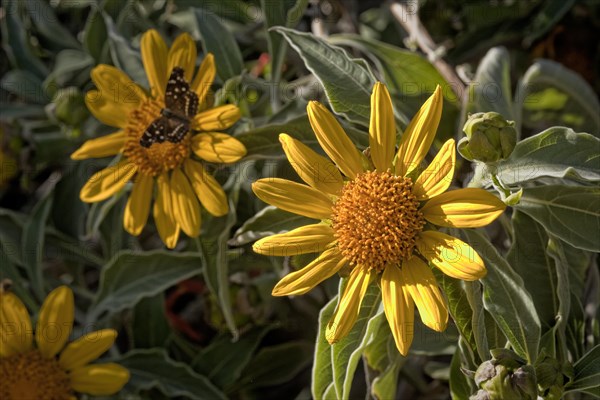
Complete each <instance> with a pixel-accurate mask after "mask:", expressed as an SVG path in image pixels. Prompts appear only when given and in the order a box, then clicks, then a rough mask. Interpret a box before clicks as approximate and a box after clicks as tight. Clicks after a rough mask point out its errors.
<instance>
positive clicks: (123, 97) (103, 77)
mask: <svg viewBox="0 0 600 400" xmlns="http://www.w3.org/2000/svg"><path fill="white" fill-rule="evenodd" d="M90 75H91V78H92V81H94V84H95V85H96V89H98V90H99V91H100V93H101V94H102V96H104V97H105V98H106V99H107V101H112V102H113V103H115V104H117V105H119V106H120V107H125V108H127V109H134V108H137V107H139V106H140V104H141V103H142V101H144V99H146V93H144V91H143V90H142V88H141V87H139V86H138V85H137V84H136V83H135V82H134V81H132V80H131V79H130V78H129V77H128V76H127V74H125V73H124V72H123V71H121V70H120V69H118V68H116V67H113V66H112V65H106V64H100V65H98V66H97V67H96V68H94V69H93V70H92V72H91V73H90Z"/></svg>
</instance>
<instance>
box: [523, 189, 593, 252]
mask: <svg viewBox="0 0 600 400" xmlns="http://www.w3.org/2000/svg"><path fill="white" fill-rule="evenodd" d="M515 208H517V209H518V210H520V211H523V212H524V213H525V214H527V215H529V216H530V217H531V218H533V219H534V220H536V221H537V222H538V223H540V224H541V225H542V226H543V227H544V228H545V229H546V230H547V231H548V232H550V233H552V234H553V235H556V236H557V237H559V238H560V239H562V240H564V241H565V242H567V243H569V244H570V245H572V246H574V247H576V248H578V249H583V250H589V251H595V252H598V251H600V188H593V187H578V186H559V185H547V186H540V187H534V188H526V189H525V190H524V192H523V197H522V198H521V202H520V203H519V204H518V205H517V206H515Z"/></svg>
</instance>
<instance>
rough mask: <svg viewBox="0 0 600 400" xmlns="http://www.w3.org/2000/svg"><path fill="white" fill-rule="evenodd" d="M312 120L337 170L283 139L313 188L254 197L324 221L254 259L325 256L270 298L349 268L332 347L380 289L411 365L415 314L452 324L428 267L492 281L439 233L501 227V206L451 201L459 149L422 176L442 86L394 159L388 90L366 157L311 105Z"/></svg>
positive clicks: (479, 200)
mask: <svg viewBox="0 0 600 400" xmlns="http://www.w3.org/2000/svg"><path fill="white" fill-rule="evenodd" d="M307 110H308V118H309V120H310V123H311V126H312V128H313V130H314V132H315V134H316V137H317V139H318V141H319V143H320V145H321V147H322V148H323V150H325V152H326V153H327V155H329V157H331V159H332V160H333V162H334V163H335V164H334V163H332V162H330V161H329V160H328V159H326V158H325V157H323V156H320V155H319V154H317V153H315V152H314V151H313V150H311V149H310V148H308V147H307V146H305V145H304V144H302V143H301V142H299V141H297V140H295V139H293V138H291V137H290V136H288V135H286V134H281V135H280V141H281V143H282V145H283V149H284V151H285V153H286V155H287V158H288V159H289V160H290V163H291V164H292V166H293V167H294V169H295V170H296V172H297V173H298V175H299V176H300V177H301V178H302V180H304V182H306V183H307V184H308V185H303V184H300V183H296V182H292V181H288V180H284V179H278V178H267V179H261V180H258V181H257V182H255V183H254V184H253V190H254V193H255V194H256V195H257V196H258V197H259V198H260V199H262V200H263V201H265V202H266V203H269V204H272V205H274V206H276V207H279V208H281V209H283V210H286V211H290V212H293V213H296V214H299V215H303V216H305V217H309V218H314V219H317V220H321V221H320V222H318V223H315V224H312V225H306V226H303V227H300V228H297V229H294V230H292V231H290V232H287V233H282V234H278V235H273V236H269V237H267V238H264V239H261V240H259V241H257V242H256V243H255V244H254V251H256V252H258V253H260V254H265V255H271V256H286V255H287V256H289V255H297V254H307V253H314V252H322V254H320V255H319V257H317V258H316V259H315V260H314V261H312V262H311V263H309V264H308V265H307V266H306V267H304V268H303V269H301V270H299V271H296V272H292V273H290V274H288V275H287V276H285V277H284V278H283V279H281V280H280V281H279V283H277V285H276V286H275V288H274V289H273V295H274V296H289V295H298V294H303V293H306V292H307V291H309V290H310V289H312V288H313V287H314V286H315V285H317V284H319V283H320V282H321V281H323V280H324V279H326V278H329V277H330V276H332V275H333V274H335V273H337V272H339V271H340V270H341V269H342V268H344V267H345V266H349V269H350V273H349V277H348V282H347V285H346V287H345V290H344V292H343V293H342V295H341V297H340V300H339V302H338V305H337V308H336V311H335V314H334V315H333V317H332V319H331V321H330V322H329V324H328V325H327V328H326V337H327V340H328V341H329V342H330V343H335V342H337V341H338V340H339V339H340V338H342V337H343V336H344V335H346V334H347V333H348V331H349V330H350V329H351V328H352V325H353V324H354V322H355V320H356V318H357V316H358V313H359V308H360V304H361V302H362V299H363V297H364V294H365V292H366V290H367V287H368V286H369V284H371V282H373V281H375V280H377V281H378V282H379V285H380V287H381V293H382V299H383V307H384V311H385V315H386V318H387V320H388V322H389V325H390V327H391V330H392V333H393V335H394V339H395V342H396V346H397V347H398V350H399V351H400V353H402V354H403V355H406V354H407V352H408V348H409V347H410V344H411V342H412V339H413V322H414V305H415V304H416V306H417V308H418V310H419V314H420V315H421V319H422V321H423V323H424V324H425V325H427V326H428V327H430V328H431V329H434V330H436V331H442V330H444V329H445V328H446V324H447V322H448V311H447V308H446V304H445V301H444V298H443V297H442V294H441V292H440V290H439V288H438V286H437V283H436V280H435V278H434V275H433V272H432V270H431V269H430V267H429V266H428V262H430V263H431V264H433V265H434V266H436V267H437V268H439V269H440V270H441V271H442V272H444V273H445V274H447V275H449V276H451V277H454V278H458V279H464V280H476V279H479V278H481V277H482V276H484V275H485V273H486V270H485V266H484V264H483V261H482V259H481V258H480V257H479V255H478V254H477V253H476V252H475V250H474V249H473V248H471V246H469V245H468V244H466V243H464V242H462V241H461V240H459V239H457V238H454V237H452V236H448V235H446V234H444V233H441V232H438V231H437V229H436V227H435V226H436V225H437V226H442V227H453V228H476V227H481V226H484V225H487V224H489V223H490V222H492V221H493V220H494V219H496V218H497V217H498V216H499V215H500V214H501V213H502V212H503V211H504V209H505V205H504V204H503V203H502V202H501V201H500V200H499V199H498V198H496V197H495V196H493V195H492V194H490V193H488V192H486V191H485V190H483V189H458V190H453V191H450V192H446V190H447V189H448V187H449V186H450V182H451V180H452V176H453V174H454V163H455V158H456V155H455V144H454V140H453V139H450V140H448V141H447V142H446V143H444V145H443V146H442V148H441V150H440V152H439V153H438V154H437V156H436V157H435V158H434V159H433V161H432V162H431V164H430V165H429V166H428V167H427V168H426V169H425V170H423V171H422V172H421V173H420V174H418V171H417V169H418V167H419V166H420V164H421V162H422V161H423V159H424V157H425V155H426V154H427V152H428V150H429V148H430V146H431V143H432V142H433V139H434V137H435V133H436V130H437V127H438V124H439V121H440V117H441V114H442V95H441V89H440V88H439V86H438V88H437V89H436V90H435V93H434V94H433V95H432V96H431V97H430V98H429V99H428V100H427V101H426V102H425V104H424V105H423V106H422V107H421V109H420V110H419V112H418V113H417V115H416V116H415V117H414V118H413V119H412V121H411V122H410V124H409V125H408V127H407V128H406V131H405V132H404V134H403V135H402V138H401V140H400V143H399V145H398V150H397V151H396V124H395V121H394V113H393V108H392V102H391V99H390V95H389V93H388V91H387V89H386V87H385V86H384V85H383V84H381V83H376V84H375V87H374V88H373V93H372V95H371V119H370V129H369V145H370V146H369V147H370V156H369V157H367V156H365V155H364V154H363V153H361V152H359V151H358V150H357V149H356V147H355V146H354V145H353V144H352V142H351V141H350V139H349V138H348V136H347V135H346V134H345V132H344V130H343V129H342V127H341V126H340V124H339V123H338V121H337V120H336V119H335V117H334V116H333V115H332V114H331V113H330V112H329V111H328V110H327V109H326V108H325V107H324V106H323V105H321V104H319V103H318V102H315V101H313V102H311V103H310V104H309V105H308V108H307ZM395 153H396V154H395ZM445 192H446V193H445Z"/></svg>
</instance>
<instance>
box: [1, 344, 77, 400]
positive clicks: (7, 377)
mask: <svg viewBox="0 0 600 400" xmlns="http://www.w3.org/2000/svg"><path fill="white" fill-rule="evenodd" d="M0 371H1V372H2V373H1V374H0V376H1V377H2V379H1V380H0V399H2V400H22V399H39V400H64V399H68V398H71V397H73V392H72V390H71V386H70V381H69V376H68V375H67V372H66V371H65V370H64V369H62V368H61V367H60V365H59V364H58V361H56V358H54V357H53V358H50V359H46V358H44V357H43V356H42V354H41V353H40V352H39V351H37V350H33V351H30V352H28V353H23V354H14V355H12V356H9V357H4V358H2V359H0Z"/></svg>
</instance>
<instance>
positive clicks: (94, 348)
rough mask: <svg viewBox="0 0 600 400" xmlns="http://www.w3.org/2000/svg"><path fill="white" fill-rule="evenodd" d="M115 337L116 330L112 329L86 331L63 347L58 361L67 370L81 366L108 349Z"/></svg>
mask: <svg viewBox="0 0 600 400" xmlns="http://www.w3.org/2000/svg"><path fill="white" fill-rule="evenodd" d="M116 338H117V331H115V330H114V329H102V330H99V331H95V332H91V333H87V334H85V335H84V336H82V337H80V338H79V339H77V340H75V341H74V342H71V343H69V344H68V345H67V347H65V349H64V350H63V351H62V353H60V358H59V359H58V363H59V364H60V366H61V367H63V368H64V369H65V370H67V371H71V370H74V369H76V368H80V367H83V366H84V365H87V364H88V363H90V362H91V361H94V360H95V359H97V358H98V357H100V356H101V355H102V354H103V353H104V352H106V351H107V350H108V349H110V348H111V347H112V345H113V344H114V343H115V339H116Z"/></svg>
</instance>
